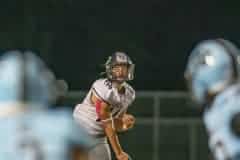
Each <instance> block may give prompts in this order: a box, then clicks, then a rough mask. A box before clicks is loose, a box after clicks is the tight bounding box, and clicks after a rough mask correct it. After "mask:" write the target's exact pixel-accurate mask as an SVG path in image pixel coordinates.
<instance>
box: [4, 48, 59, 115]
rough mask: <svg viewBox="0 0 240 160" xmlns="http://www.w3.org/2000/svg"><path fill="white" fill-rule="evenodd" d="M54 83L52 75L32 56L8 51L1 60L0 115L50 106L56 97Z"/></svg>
mask: <svg viewBox="0 0 240 160" xmlns="http://www.w3.org/2000/svg"><path fill="white" fill-rule="evenodd" d="M54 83H55V77H54V75H53V74H52V72H51V71H50V70H48V68H47V67H46V66H45V64H44V63H43V61H42V60H41V59H40V58H39V57H37V56H36V55H34V54H33V53H31V52H24V53H21V52H20V51H9V52H7V53H6V54H4V55H3V56H2V57H1V59H0V112H1V113H2V115H8V114H11V113H12V112H16V111H19V110H22V109H23V107H22V106H24V107H25V106H48V105H49V102H51V101H52V100H53V99H54V98H55V95H56V88H55V85H54ZM0 117H1V114H0Z"/></svg>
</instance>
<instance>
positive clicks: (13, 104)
mask: <svg viewBox="0 0 240 160" xmlns="http://www.w3.org/2000/svg"><path fill="white" fill-rule="evenodd" d="M0 75H1V76H0V128H1V132H0V159H1V160H71V159H74V160H86V159H87V156H86V151H87V148H88V147H90V145H91V144H90V143H91V140H90V139H89V137H88V136H87V135H86V134H85V132H84V131H82V130H81V129H80V128H79V127H78V128H76V127H75V125H74V123H73V121H72V114H71V112H69V111H66V110H59V111H48V110H47V106H49V102H51V101H52V100H54V99H55V95H56V94H57V87H55V85H56V84H55V83H56V80H55V78H54V75H53V74H52V73H51V72H50V71H49V70H48V69H47V67H46V66H45V64H44V63H43V62H42V61H41V60H40V59H39V58H38V57H37V56H35V55H34V54H32V53H30V52H25V53H20V52H18V51H10V52H8V53H6V54H5V55H4V56H3V57H2V58H1V59H0Z"/></svg>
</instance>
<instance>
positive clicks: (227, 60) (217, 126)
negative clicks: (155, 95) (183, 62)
mask: <svg viewBox="0 0 240 160" xmlns="http://www.w3.org/2000/svg"><path fill="white" fill-rule="evenodd" d="M239 55H240V51H239V49H238V48H237V47H236V46H235V45H234V44H233V43H231V42H230V41H228V40H224V39H213V40H206V41H203V42H200V43H199V44H198V45H197V46H196V47H195V48H194V49H193V51H192V53H191V55H190V57H189V60H188V64H187V68H186V71H185V78H186V80H187V82H188V86H189V89H190V91H191V95H192V96H193V98H194V100H195V101H196V102H197V103H198V106H199V107H200V108H201V109H202V110H204V116H203V120H204V124H205V127H206V129H207V132H208V134H209V148H210V150H211V151H212V153H213V155H214V157H215V159H216V160H239V159H240V84H239V83H238V81H239V74H240V68H239V67H240V64H239V60H240V59H239V58H240V57H239Z"/></svg>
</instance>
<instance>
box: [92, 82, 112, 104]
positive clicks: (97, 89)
mask: <svg viewBox="0 0 240 160" xmlns="http://www.w3.org/2000/svg"><path fill="white" fill-rule="evenodd" d="M92 89H93V91H94V93H95V95H96V96H97V97H98V98H100V99H102V100H103V101H104V102H105V103H107V104H111V97H112V82H110V81H109V80H107V79H99V80H97V81H95V82H94V83H93V85H92Z"/></svg>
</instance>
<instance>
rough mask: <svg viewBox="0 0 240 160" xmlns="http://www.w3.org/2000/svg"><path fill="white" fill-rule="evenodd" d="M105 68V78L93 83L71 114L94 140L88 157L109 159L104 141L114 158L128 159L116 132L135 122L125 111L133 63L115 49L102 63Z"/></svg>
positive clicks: (130, 95) (132, 93) (131, 98)
mask: <svg viewBox="0 0 240 160" xmlns="http://www.w3.org/2000/svg"><path fill="white" fill-rule="evenodd" d="M105 69H106V78H102V79H98V80H96V81H95V82H94V83H93V85H92V86H91V89H90V91H89V92H88V94H87V96H86V97H85V99H84V101H83V102H82V103H81V104H78V105H77V106H76V108H75V110H74V114H73V115H74V118H75V119H76V121H77V122H78V123H79V124H80V125H81V126H83V127H84V128H85V129H86V130H87V131H88V133H89V134H90V135H91V136H92V137H94V138H95V139H96V141H97V144H96V145H95V147H93V148H92V149H91V150H90V154H89V158H90V160H99V159H101V160H111V153H110V149H109V144H108V142H109V143H110V145H111V147H112V149H113V151H114V153H115V156H116V158H117V159H118V160H128V159H129V155H128V154H127V153H125V152H124V150H123V149H122V147H121V145H120V142H119V139H118V134H117V133H118V132H124V131H127V130H129V129H130V128H132V127H133V126H134V123H135V118H134V116H133V115H131V114H128V113H127V109H128V107H129V106H130V105H131V104H132V102H133V101H134V99H135V91H134V89H133V88H132V87H131V86H130V85H129V84H128V83H127V82H126V81H129V80H133V76H134V64H133V62H132V61H131V59H130V58H129V56H128V55H126V54H125V53H123V52H116V53H114V54H113V55H112V56H111V57H109V59H108V60H107V62H106V63H105ZM107 140H108V142H107Z"/></svg>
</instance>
